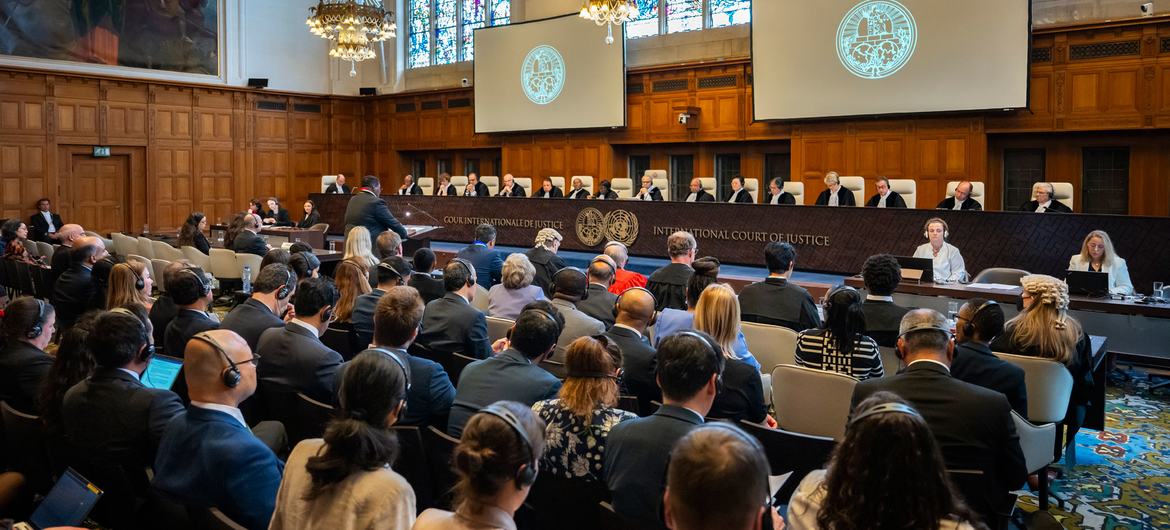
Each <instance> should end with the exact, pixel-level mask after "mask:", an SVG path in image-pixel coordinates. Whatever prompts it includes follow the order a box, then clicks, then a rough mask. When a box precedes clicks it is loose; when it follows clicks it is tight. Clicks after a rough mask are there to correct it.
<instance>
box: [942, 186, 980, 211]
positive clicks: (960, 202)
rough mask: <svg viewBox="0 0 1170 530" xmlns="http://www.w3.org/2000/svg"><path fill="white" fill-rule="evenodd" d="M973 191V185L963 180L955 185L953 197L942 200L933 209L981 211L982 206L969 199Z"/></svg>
mask: <svg viewBox="0 0 1170 530" xmlns="http://www.w3.org/2000/svg"><path fill="white" fill-rule="evenodd" d="M974 189H975V185H974V184H972V183H970V182H968V181H966V180H964V181H962V182H960V183H958V184H957V185H955V194H954V195H953V196H951V197H947V198H946V199H943V200H942V202H940V203H938V206H935V208H937V209H939V210H975V211H979V210H982V209H983V205H982V204H979V201H977V200H975V199H972V198H971V192H972V191H973V190H974Z"/></svg>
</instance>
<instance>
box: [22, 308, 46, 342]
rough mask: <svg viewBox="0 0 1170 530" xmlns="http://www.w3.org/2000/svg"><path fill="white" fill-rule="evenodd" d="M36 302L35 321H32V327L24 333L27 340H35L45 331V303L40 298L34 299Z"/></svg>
mask: <svg viewBox="0 0 1170 530" xmlns="http://www.w3.org/2000/svg"><path fill="white" fill-rule="evenodd" d="M34 300H36V301H37V319H36V320H35V321H33V323H32V326H29V328H28V331H25V332H24V336H25V338H27V339H30V340H31V339H35V338H37V337H40V336H41V333H42V332H44V331H45V329H44V328H45V301H44V300H41V299H40V298H34Z"/></svg>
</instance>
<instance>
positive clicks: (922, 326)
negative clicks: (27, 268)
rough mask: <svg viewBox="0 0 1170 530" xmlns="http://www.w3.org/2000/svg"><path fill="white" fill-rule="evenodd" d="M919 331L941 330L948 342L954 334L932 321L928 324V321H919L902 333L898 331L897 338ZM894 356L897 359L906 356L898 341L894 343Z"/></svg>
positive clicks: (953, 337) (952, 338)
mask: <svg viewBox="0 0 1170 530" xmlns="http://www.w3.org/2000/svg"><path fill="white" fill-rule="evenodd" d="M919 331H941V332H943V333H945V334H946V336H947V341H948V342H950V341H952V340H954V339H955V336H954V335H952V334H951V330H950V329H947V328H946V327H939V326H937V325H935V324H933V323H929V324H928V323H919V324H917V325H915V326H913V327H911V328H910V329H908V330H906V331H904V332H902V333H899V334H898V339H902V338H904V337H905V336H906V335H909V334H911V333H918V332H919ZM894 356H895V357H897V358H899V359H902V358H904V357H905V356H906V354H905V353H904V352H903V351H902V347H901V346H900V345H899V343H895V344H894Z"/></svg>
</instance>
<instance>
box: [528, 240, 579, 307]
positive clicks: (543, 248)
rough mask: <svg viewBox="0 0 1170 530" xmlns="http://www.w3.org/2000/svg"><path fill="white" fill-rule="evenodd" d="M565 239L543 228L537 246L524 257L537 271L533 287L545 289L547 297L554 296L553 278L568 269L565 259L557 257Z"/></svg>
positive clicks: (533, 279)
mask: <svg viewBox="0 0 1170 530" xmlns="http://www.w3.org/2000/svg"><path fill="white" fill-rule="evenodd" d="M563 239H564V237H563V236H561V233H560V232H557V231H556V230H553V229H552V228H541V229H540V231H539V232H537V233H536V242H535V243H536V244H535V246H533V247H532V248H531V249H529V250H528V251H526V252H524V255H525V256H526V257H527V258H528V261H529V262H531V263H532V266H533V268H535V269H536V275H535V276H533V278H532V285H535V286H537V287H540V288H541V289H544V295H545V296H550V297H551V296H552V277H553V275H554V274H556V273H557V271H559V270H561V269H563V268H565V267H568V266H569V264H568V263H565V260H564V258H561V257H560V256H558V255H557V251H558V250H560V248H561V241H562V240H563Z"/></svg>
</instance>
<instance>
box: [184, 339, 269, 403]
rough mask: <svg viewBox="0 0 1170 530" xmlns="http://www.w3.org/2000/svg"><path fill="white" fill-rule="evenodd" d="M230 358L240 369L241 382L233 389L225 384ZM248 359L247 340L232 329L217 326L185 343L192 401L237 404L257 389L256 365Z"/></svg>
mask: <svg viewBox="0 0 1170 530" xmlns="http://www.w3.org/2000/svg"><path fill="white" fill-rule="evenodd" d="M205 339H206V340H205ZM221 349H222V351H220V350H221ZM229 358H230V359H231V360H232V362H234V363H235V365H236V368H237V369H238V370H239V371H240V383H239V384H238V385H236V387H235V388H230V387H228V386H227V385H226V384H225V383H224V376H225V374H228V373H229V371H230V369H231V365H230V364H229V363H228V359H229ZM251 359H252V350H251V349H250V348H249V347H248V343H247V342H246V341H244V339H243V337H240V336H239V335H237V334H236V332H234V331H230V330H226V329H216V330H211V331H205V332H203V333H200V334H197V335H196V336H195V337H194V338H192V339H191V340H190V341H189V342H187V348H186V349H185V350H184V355H183V372H184V373H185V374H186V379H187V388H188V389H189V393H190V396H191V400H192V401H202V402H205V403H219V404H223V405H228V406H232V407H235V406H238V405H239V404H240V402H242V401H244V400H245V399H247V398H248V397H249V396H251V395H252V394H253V393H254V392H256V367H255V366H254V365H253V364H252V363H251V362H250V360H251Z"/></svg>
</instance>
